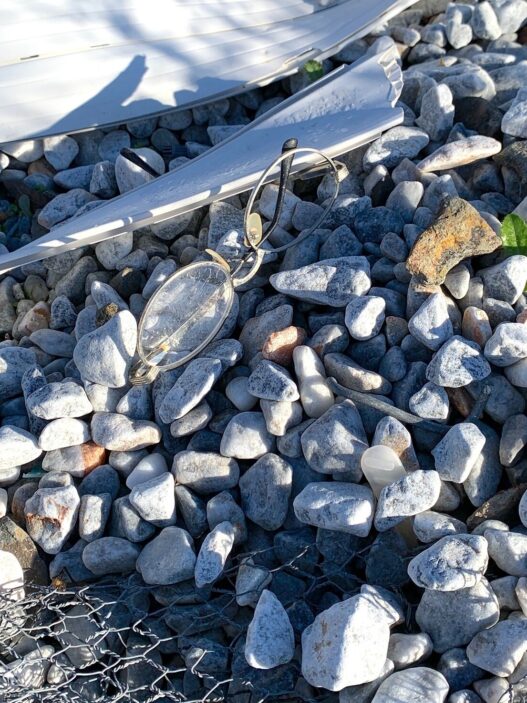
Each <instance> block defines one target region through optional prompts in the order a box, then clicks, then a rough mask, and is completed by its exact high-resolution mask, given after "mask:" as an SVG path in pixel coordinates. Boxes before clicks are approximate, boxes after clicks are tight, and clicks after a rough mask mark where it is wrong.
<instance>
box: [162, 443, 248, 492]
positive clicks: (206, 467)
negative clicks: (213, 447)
mask: <svg viewBox="0 0 527 703" xmlns="http://www.w3.org/2000/svg"><path fill="white" fill-rule="evenodd" d="M172 473H173V475H174V478H175V479H176V483H177V484H181V485H183V486H186V487H187V488H190V489H191V490H193V491H196V492H197V493H219V492H220V491H225V490H228V489H229V488H234V486H236V485H238V480H239V478H240V468H239V466H238V463H237V462H236V460H235V459H232V458H229V457H225V456H222V455H221V454H217V453H216V452H196V451H192V450H185V451H182V452H178V453H177V454H176V455H175V456H174V461H173V463H172Z"/></svg>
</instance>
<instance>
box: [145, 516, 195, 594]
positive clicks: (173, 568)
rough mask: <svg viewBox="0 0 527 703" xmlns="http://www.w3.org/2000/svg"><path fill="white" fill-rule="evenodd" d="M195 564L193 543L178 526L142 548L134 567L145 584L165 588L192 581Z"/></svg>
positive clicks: (163, 532)
mask: <svg viewBox="0 0 527 703" xmlns="http://www.w3.org/2000/svg"><path fill="white" fill-rule="evenodd" d="M195 564H196V555H195V553H194V542H193V540H192V537H191V536H190V535H189V533H188V532H187V531H186V530H183V529H181V528H180V527H165V529H164V530H161V532H160V533H159V534H158V535H157V537H155V538H154V539H153V540H152V541H151V542H149V543H148V544H147V545H146V546H145V547H143V550H142V552H141V554H140V555H139V558H138V559H137V563H136V568H137V571H139V573H140V574H141V576H142V577H143V580H144V582H145V583H148V584H151V585H155V586H168V585H170V584H175V583H180V582H181V581H187V580H188V579H190V578H192V576H193V574H194V566H195Z"/></svg>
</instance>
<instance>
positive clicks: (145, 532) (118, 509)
mask: <svg viewBox="0 0 527 703" xmlns="http://www.w3.org/2000/svg"><path fill="white" fill-rule="evenodd" d="M155 531H156V528H155V526H154V525H152V524H150V523H149V522H147V521H146V520H143V518H142V517H141V516H140V515H139V513H138V512H137V510H136V509H135V508H134V507H133V506H132V504H131V503H130V499H129V497H128V496H123V497H122V498H117V500H115V501H114V503H113V507H112V517H111V526H110V530H109V532H110V535H111V536H112V537H122V538H123V539H126V540H128V541H129V542H146V540H147V539H150V537H152V536H153V535H154V534H155Z"/></svg>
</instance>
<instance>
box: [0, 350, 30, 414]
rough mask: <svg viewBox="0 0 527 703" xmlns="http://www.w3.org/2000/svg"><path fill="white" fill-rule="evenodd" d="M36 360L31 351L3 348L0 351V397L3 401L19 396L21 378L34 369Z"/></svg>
mask: <svg viewBox="0 0 527 703" xmlns="http://www.w3.org/2000/svg"><path fill="white" fill-rule="evenodd" d="M36 365H37V358H36V356H35V352H34V351H33V350H32V349H26V348H24V347H5V348H3V349H0V397H1V398H2V400H3V401H6V400H9V398H15V397H16V396H17V395H21V393H22V387H21V381H22V376H23V375H24V373H25V372H26V371H28V370H31V369H34V368H35V366H36Z"/></svg>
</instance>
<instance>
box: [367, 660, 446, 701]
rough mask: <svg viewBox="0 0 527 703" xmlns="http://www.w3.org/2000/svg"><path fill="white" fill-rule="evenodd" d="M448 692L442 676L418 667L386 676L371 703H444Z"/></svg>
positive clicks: (436, 672) (426, 668) (437, 672)
mask: <svg viewBox="0 0 527 703" xmlns="http://www.w3.org/2000/svg"><path fill="white" fill-rule="evenodd" d="M448 691H449V686H448V682H447V680H446V679H445V677H444V676H443V674H441V673H439V671H435V670H434V669H429V668H428V667H424V666H418V667H415V668H414V669H408V670H406V671H396V672H395V673H393V674H391V676H388V678H387V679H385V680H384V681H383V682H382V683H381V685H380V686H379V688H378V690H377V693H376V694H375V696H374V697H373V701H372V703H395V702H396V701H397V703H444V701H445V700H446V697H447V696H448Z"/></svg>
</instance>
